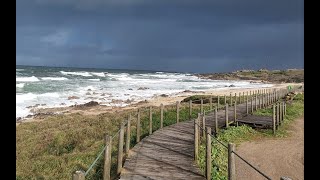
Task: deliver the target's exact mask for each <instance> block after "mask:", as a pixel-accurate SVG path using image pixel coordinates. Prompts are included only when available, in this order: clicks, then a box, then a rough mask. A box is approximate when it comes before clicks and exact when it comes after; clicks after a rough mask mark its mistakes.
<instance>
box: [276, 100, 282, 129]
mask: <svg viewBox="0 0 320 180" xmlns="http://www.w3.org/2000/svg"><path fill="white" fill-rule="evenodd" d="M279 106H280V105H279V103H277V123H278V126H279V125H280V124H281V122H280V107H279Z"/></svg>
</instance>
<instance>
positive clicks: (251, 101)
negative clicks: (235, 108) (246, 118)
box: [251, 96, 253, 114]
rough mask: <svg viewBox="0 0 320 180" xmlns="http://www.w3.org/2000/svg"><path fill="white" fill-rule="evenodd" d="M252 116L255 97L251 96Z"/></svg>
mask: <svg viewBox="0 0 320 180" xmlns="http://www.w3.org/2000/svg"><path fill="white" fill-rule="evenodd" d="M251 114H253V96H251Z"/></svg>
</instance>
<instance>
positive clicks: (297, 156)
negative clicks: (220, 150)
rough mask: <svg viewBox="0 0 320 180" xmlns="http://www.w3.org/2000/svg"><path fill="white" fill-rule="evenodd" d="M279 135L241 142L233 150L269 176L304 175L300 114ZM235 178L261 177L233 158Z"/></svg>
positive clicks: (293, 177) (292, 177)
mask: <svg viewBox="0 0 320 180" xmlns="http://www.w3.org/2000/svg"><path fill="white" fill-rule="evenodd" d="M288 131H289V132H290V134H291V136H290V137H288V138H283V139H279V138H278V139H267V140H266V139H263V140H259V141H255V142H245V143H242V144H241V145H240V146H239V147H237V149H236V151H237V152H238V153H239V154H240V155H242V156H243V157H244V158H245V159H247V160H248V161H249V162H250V163H252V164H253V165H254V166H256V167H258V169H260V170H261V171H262V172H264V173H265V174H266V175H268V176H269V177H271V178H272V179H276V180H277V179H280V177H282V176H286V177H290V178H291V179H293V180H297V179H298V180H301V179H304V118H303V117H301V118H299V119H296V120H295V122H294V123H292V124H291V125H290V128H289V130H288ZM236 163H237V164H236V167H237V168H236V171H237V179H255V180H256V179H265V178H263V177H262V176H261V175H259V174H258V173H257V172H255V171H254V170H252V168H250V167H248V165H245V164H244V163H243V162H241V160H239V159H238V158H236Z"/></svg>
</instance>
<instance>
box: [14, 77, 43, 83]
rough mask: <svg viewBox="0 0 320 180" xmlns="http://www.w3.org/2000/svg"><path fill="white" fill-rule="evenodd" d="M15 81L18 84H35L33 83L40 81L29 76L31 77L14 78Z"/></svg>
mask: <svg viewBox="0 0 320 180" xmlns="http://www.w3.org/2000/svg"><path fill="white" fill-rule="evenodd" d="M16 81H19V82H35V81H40V80H39V79H38V78H37V77H35V76H31V77H16Z"/></svg>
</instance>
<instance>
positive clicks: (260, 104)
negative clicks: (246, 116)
mask: <svg viewBox="0 0 320 180" xmlns="http://www.w3.org/2000/svg"><path fill="white" fill-rule="evenodd" d="M259 109H261V94H259Z"/></svg>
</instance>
